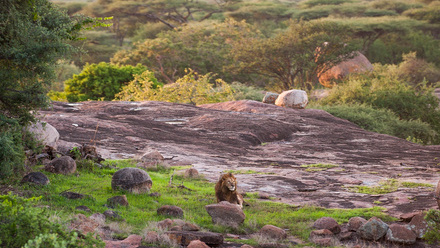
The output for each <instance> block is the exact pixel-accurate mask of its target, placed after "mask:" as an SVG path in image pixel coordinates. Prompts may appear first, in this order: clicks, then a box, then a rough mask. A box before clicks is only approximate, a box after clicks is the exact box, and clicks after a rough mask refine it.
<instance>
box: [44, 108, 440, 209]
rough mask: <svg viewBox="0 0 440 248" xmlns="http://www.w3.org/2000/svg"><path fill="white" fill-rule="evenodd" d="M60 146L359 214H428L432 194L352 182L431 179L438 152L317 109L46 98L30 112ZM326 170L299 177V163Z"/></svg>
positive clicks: (439, 166) (435, 177)
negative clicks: (224, 178)
mask: <svg viewBox="0 0 440 248" xmlns="http://www.w3.org/2000/svg"><path fill="white" fill-rule="evenodd" d="M40 113H41V115H42V117H43V120H45V121H47V122H48V123H50V124H51V125H53V126H54V127H55V128H56V129H57V130H58V132H59V133H60V137H61V139H62V140H63V142H62V143H61V145H62V144H63V143H64V144H65V143H66V142H75V143H78V144H96V146H97V147H98V148H99V152H100V154H101V155H103V157H104V158H111V159H117V158H132V157H135V156H139V155H142V154H143V153H145V152H146V151H150V150H157V151H159V152H160V153H161V154H162V155H163V156H164V157H165V158H166V159H167V160H166V161H167V162H168V163H169V164H171V165H194V167H195V168H196V169H197V170H198V171H199V172H200V173H202V174H203V175H204V176H205V177H206V178H208V179H209V180H211V181H213V182H214V181H216V180H217V179H218V177H219V175H220V173H221V172H223V171H225V170H236V171H241V172H250V171H256V172H257V173H252V174H238V173H236V177H237V178H238V181H239V186H240V188H241V189H242V191H245V192H263V193H267V194H269V195H270V196H272V197H275V198H276V199H277V200H279V201H282V202H285V203H289V204H294V205H305V204H308V205H317V206H322V207H327V208H363V207H372V206H374V205H379V206H383V207H385V208H387V210H388V212H389V214H391V215H393V216H396V217H399V216H400V215H401V214H403V213H410V212H415V211H418V210H425V209H430V208H437V203H436V201H435V199H434V197H433V189H431V188H427V187H416V188H403V187H401V188H398V189H397V191H395V192H392V193H388V194H383V195H368V194H361V193H355V192H353V191H352V190H351V187H353V186H356V185H364V186H375V185H378V184H379V183H380V182H383V181H386V180H388V179H396V180H398V181H401V182H415V183H427V184H431V185H433V186H435V185H436V184H437V182H438V181H439V178H440V174H439V172H440V146H421V145H418V144H413V143H410V142H408V141H406V140H402V139H398V138H395V137H391V136H388V135H382V134H377V133H372V132H368V131H365V130H363V129H361V128H359V127H358V126H356V125H354V124H352V123H350V122H348V121H346V120H342V119H339V118H336V117H334V116H332V115H330V114H328V113H327V112H325V111H321V110H315V109H302V110H294V109H286V108H282V107H277V106H275V105H268V104H264V103H260V102H255V101H235V102H226V103H219V104H210V105H203V106H198V107H196V106H191V105H183V104H174V103H164V102H83V103H77V104H68V103H61V102H55V103H54V105H53V108H51V109H49V110H45V111H41V112H40ZM316 163H325V164H334V165H338V166H337V167H334V168H331V169H327V170H322V171H310V170H309V171H307V169H308V168H306V167H301V165H307V164H316Z"/></svg>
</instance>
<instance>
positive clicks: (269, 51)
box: [231, 21, 354, 90]
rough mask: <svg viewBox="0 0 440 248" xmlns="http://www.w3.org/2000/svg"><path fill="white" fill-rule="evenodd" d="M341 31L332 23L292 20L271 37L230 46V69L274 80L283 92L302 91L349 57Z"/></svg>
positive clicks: (242, 40) (350, 50) (345, 39)
mask: <svg viewBox="0 0 440 248" xmlns="http://www.w3.org/2000/svg"><path fill="white" fill-rule="evenodd" d="M344 30H345V27H343V26H340V25H337V24H334V23H328V22H321V21H315V22H304V21H299V22H297V21H292V22H290V25H289V28H288V29H287V30H286V31H284V32H281V33H279V34H278V35H276V36H275V37H273V38H255V37H251V38H248V37H245V38H242V39H240V40H238V41H237V42H235V43H233V47H232V50H231V55H232V56H233V58H234V61H235V64H234V65H233V66H232V69H233V70H236V71H240V72H247V73H255V74H259V75H264V76H268V77H271V78H275V79H276V80H277V81H278V84H279V87H280V88H281V89H283V90H289V89H292V88H293V87H296V88H303V89H305V88H306V82H307V81H309V82H310V81H312V79H313V78H314V77H316V76H317V75H318V73H323V72H324V71H326V70H328V69H329V68H331V67H332V66H333V65H335V64H336V63H338V62H340V61H343V60H345V59H347V58H349V57H351V56H352V55H351V52H352V51H353V49H354V48H353V47H352V46H350V45H347V43H348V41H349V37H348V36H345V35H341V34H342V33H344ZM336 34H338V35H336Z"/></svg>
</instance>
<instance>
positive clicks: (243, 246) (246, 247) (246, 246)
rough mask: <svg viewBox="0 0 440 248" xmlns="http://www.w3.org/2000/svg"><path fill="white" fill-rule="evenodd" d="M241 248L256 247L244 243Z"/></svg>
mask: <svg viewBox="0 0 440 248" xmlns="http://www.w3.org/2000/svg"><path fill="white" fill-rule="evenodd" d="M240 248H254V247H253V246H250V245H242V246H240Z"/></svg>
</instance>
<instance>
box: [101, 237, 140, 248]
mask: <svg viewBox="0 0 440 248" xmlns="http://www.w3.org/2000/svg"><path fill="white" fill-rule="evenodd" d="M141 241H142V237H141V236H139V235H135V234H132V235H130V236H128V237H127V238H126V239H124V240H104V242H105V248H137V247H139V246H140V245H141Z"/></svg>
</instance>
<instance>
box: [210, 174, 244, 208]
mask: <svg viewBox="0 0 440 248" xmlns="http://www.w3.org/2000/svg"><path fill="white" fill-rule="evenodd" d="M215 196H216V197H217V202H221V201H228V202H230V203H233V204H238V205H240V207H241V208H243V196H241V195H240V194H239V193H238V192H237V179H236V178H235V177H234V175H232V173H226V174H223V175H221V176H220V178H219V180H218V182H217V184H216V185H215Z"/></svg>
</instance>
